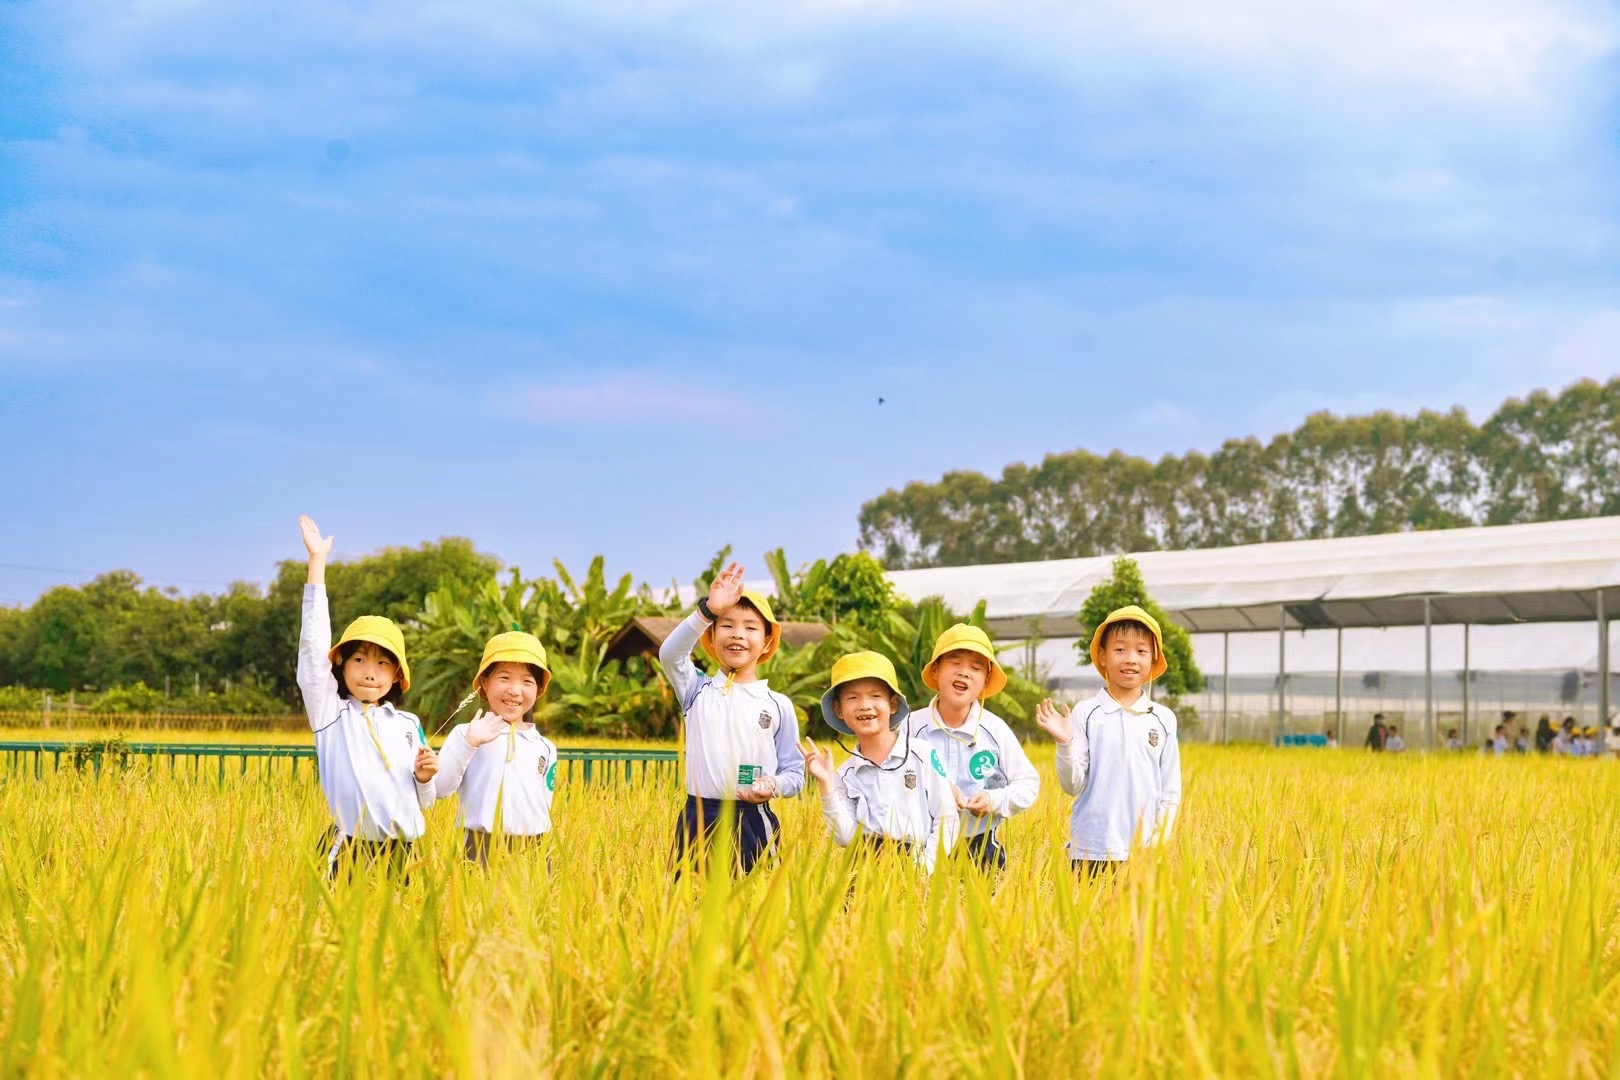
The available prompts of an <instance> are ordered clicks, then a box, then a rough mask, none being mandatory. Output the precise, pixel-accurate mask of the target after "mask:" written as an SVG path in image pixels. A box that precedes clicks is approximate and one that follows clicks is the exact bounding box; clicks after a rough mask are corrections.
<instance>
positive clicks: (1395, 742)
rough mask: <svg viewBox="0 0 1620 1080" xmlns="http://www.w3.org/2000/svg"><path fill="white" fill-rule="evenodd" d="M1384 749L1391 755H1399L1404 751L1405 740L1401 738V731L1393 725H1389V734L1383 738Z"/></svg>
mask: <svg viewBox="0 0 1620 1080" xmlns="http://www.w3.org/2000/svg"><path fill="white" fill-rule="evenodd" d="M1384 749H1385V750H1388V751H1389V752H1390V753H1391V754H1399V753H1400V752H1401V751H1403V750H1405V749H1406V740H1405V739H1403V738H1401V729H1400V728H1399V727H1398V726H1397V725H1395V724H1391V725H1389V734H1388V735H1387V736H1385V737H1384Z"/></svg>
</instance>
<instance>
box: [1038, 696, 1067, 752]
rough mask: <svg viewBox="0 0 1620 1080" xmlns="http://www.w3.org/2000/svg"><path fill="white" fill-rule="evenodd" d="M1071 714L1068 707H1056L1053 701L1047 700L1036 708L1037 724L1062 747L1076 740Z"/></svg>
mask: <svg viewBox="0 0 1620 1080" xmlns="http://www.w3.org/2000/svg"><path fill="white" fill-rule="evenodd" d="M1071 712H1072V710H1071V709H1070V708H1069V707H1068V706H1065V705H1054V704H1052V699H1051V698H1047V699H1046V700H1045V701H1043V702H1041V703H1040V704H1039V705H1037V706H1035V722H1036V723H1037V724H1039V725H1040V726H1041V728H1042V730H1044V731H1045V732H1046V733H1047V734H1048V735H1051V736H1052V738H1053V740H1054V741H1056V742H1057V743H1059V744H1060V745H1061V744H1063V743H1066V742H1070V741H1072V740H1073V739H1074V721H1073V719H1071V717H1070V713H1071Z"/></svg>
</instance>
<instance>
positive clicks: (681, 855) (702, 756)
mask: <svg viewBox="0 0 1620 1080" xmlns="http://www.w3.org/2000/svg"><path fill="white" fill-rule="evenodd" d="M781 640H782V626H781V624H780V623H778V622H777V621H776V616H775V615H774V614H773V613H772V611H771V605H770V601H768V600H767V599H766V598H765V597H764V596H762V595H761V594H759V593H757V592H754V591H752V590H745V589H744V588H743V571H742V567H741V566H739V565H738V564H736V563H732V564H731V565H730V566H728V567H726V568H725V569H724V570H722V571H721V572H720V573H719V574H718V575H716V577H715V579H714V581H713V582H712V583H711V584H710V586H709V595H708V596H707V597H706V598H703V599H700V600H699V601H698V608H697V610H696V611H694V612H693V613H692V614H690V615H688V616H687V617H686V619H685V620H683V621H682V622H681V624H680V625H679V626H678V627H676V628H675V632H674V633H672V634H670V635H669V638H668V639H667V640H665V642H664V644H663V646H662V647H661V648H660V649H659V650H658V659H659V660H660V661H661V662H662V663H663V666H664V674H665V676H667V677H668V678H669V681H670V685H671V686H672V687H673V688H674V690H675V696H676V698H677V700H679V701H680V703H681V714H682V716H683V717H684V719H685V734H686V747H685V765H686V802H685V805H684V806H682V808H681V816H680V820H679V821H678V822H677V823H676V826H675V858H676V865H677V870H678V869H679V866H680V865H681V863H682V862H683V861H684V860H685V859H687V858H688V857H696V858H699V859H701V858H702V857H703V856H705V855H706V854H707V852H708V848H709V845H710V843H711V841H712V839H713V836H714V830H715V827H716V826H717V825H718V824H719V823H720V822H721V821H722V820H729V821H730V828H731V830H732V833H733V839H734V844H733V852H734V854H735V858H736V863H737V866H738V867H739V868H740V869H741V870H742V872H743V873H745V874H746V873H748V872H749V871H750V870H752V869H753V868H754V865H755V864H756V863H757V862H758V861H759V860H760V859H761V858H763V857H767V856H771V855H774V853H775V851H776V838H777V836H778V834H779V833H780V832H781V823H780V822H778V821H777V818H776V815H775V814H774V813H773V812H772V811H771V806H770V803H771V800H772V799H778V798H783V799H790V798H792V797H793V796H795V795H797V794H798V793H799V791H800V790H801V789H802V788H803V787H804V761H803V759H802V758H801V757H800V756H799V753H798V750H797V746H798V741H799V717H798V713H796V712H795V711H794V709H793V702H792V701H790V700H789V699H788V698H787V697H786V696H784V695H782V694H779V693H777V692H776V691H774V690H772V689H771V688H770V686H769V684H768V683H767V682H766V681H765V680H764V679H762V678H760V676H759V665H761V664H763V663H764V662H765V661H767V660H769V659H770V658H771V657H772V656H774V655H775V654H776V650H777V647H778V646H779V645H780V644H781ZM699 643H701V644H702V646H703V651H704V652H705V653H707V654H708V655H709V657H710V659H712V660H714V661H715V662H716V663H718V664H719V666H720V671H719V673H717V674H716V675H713V676H710V675H705V674H704V673H703V672H701V671H699V670H698V668H697V665H696V664H694V663H693V662H692V650H693V648H694V647H696V646H697V645H698V644H699Z"/></svg>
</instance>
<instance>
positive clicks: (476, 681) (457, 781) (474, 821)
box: [433, 630, 558, 867]
mask: <svg viewBox="0 0 1620 1080" xmlns="http://www.w3.org/2000/svg"><path fill="white" fill-rule="evenodd" d="M472 685H473V690H474V692H476V693H477V694H478V696H479V697H480V698H482V699H483V705H484V708H483V709H480V710H479V711H478V713H477V714H476V715H475V716H474V717H473V718H472V720H471V721H470V722H468V723H465V724H457V725H456V726H455V727H453V728H451V729H450V735H449V737H448V738H446V739H445V740H444V746H443V748H442V749H441V751H440V755H439V775H438V776H437V777H436V778H435V779H434V781H433V786H434V790H435V791H436V792H437V793H438V797H439V798H441V799H448V798H449V797H450V796H452V795H454V796H456V820H457V822H458V823H459V824H460V825H461V829H462V851H463V852H464V853H465V855H466V856H467V859H468V860H469V861H470V862H474V863H477V864H478V865H479V866H484V867H487V866H488V865H489V849H490V844H491V841H492V840H494V838H495V837H496V836H497V835H499V837H500V840H499V842H498V846H499V847H501V848H504V849H505V850H506V851H509V852H513V853H517V852H523V851H535V850H539V849H540V848H541V847H542V845H543V844H544V837H545V836H546V834H547V833H549V832H551V796H552V792H553V791H554V790H555V788H556V785H557V756H558V755H557V744H556V743H553V742H552V741H551V740H550V739H548V738H546V737H545V736H544V735H542V734H540V729H539V728H537V727H535V724H534V709H535V705H536V704H537V703H538V702H539V700H540V698H541V697H543V696H545V692H546V688H547V687H548V686H550V685H551V664H550V662H549V661H548V660H547V659H546V649H545V646H544V645H542V644H540V639H539V638H537V637H535V636H534V635H533V634H526V633H524V632H522V631H521V630H508V631H506V632H505V633H502V634H496V635H495V636H494V637H492V638H490V639H489V641H488V642H487V643H486V644H485V645H484V655H483V658H482V659H481V660H479V662H478V674H477V675H475V676H473V682H472ZM497 857H499V856H497Z"/></svg>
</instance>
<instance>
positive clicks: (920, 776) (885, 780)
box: [821, 730, 961, 873]
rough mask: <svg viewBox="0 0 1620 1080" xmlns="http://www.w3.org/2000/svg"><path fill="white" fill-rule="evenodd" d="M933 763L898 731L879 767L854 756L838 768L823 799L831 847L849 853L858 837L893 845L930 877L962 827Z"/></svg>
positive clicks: (938, 767) (927, 753)
mask: <svg viewBox="0 0 1620 1080" xmlns="http://www.w3.org/2000/svg"><path fill="white" fill-rule="evenodd" d="M932 758H933V754H932V751H930V750H929V749H927V748H926V747H924V746H923V745H922V744H921V743H920V742H918V741H917V739H916V738H915V736H913V737H912V738H911V739H910V740H909V745H908V740H907V738H906V734H905V732H904V731H903V730H902V731H901V732H899V733H898V737H897V738H896V739H895V741H894V747H893V749H891V750H890V751H889V755H888V757H886V758H884V760H883V763H882V764H881V765H874V764H873V763H872V762H870V761H868V760H866V759H865V758H864V757H861V756H860V755H859V754H856V755H855V756H854V757H852V758H850V759H849V760H847V761H845V762H844V763H843V764H842V765H840V766H838V771H837V772H836V774H835V775H834V777H833V792H832V794H831V795H823V796H822V797H821V813H822V816H823V817H825V818H826V819H827V824H828V825H829V826H830V827H831V828H832V835H833V843H835V844H837V845H838V846H839V847H848V846H849V845H850V844H851V843H852V842H854V840H855V837H856V836H862V837H865V838H866V839H867V841H868V842H876V843H878V844H880V845H881V844H883V843H884V842H885V841H888V842H892V843H893V845H895V846H898V847H901V848H903V849H905V850H907V851H909V852H910V854H911V856H912V857H913V858H914V859H916V861H917V864H918V865H919V866H921V867H923V868H924V869H925V870H927V871H928V872H929V873H933V871H934V863H935V861H936V859H937V857H938V853H939V850H940V849H941V848H944V849H945V850H946V851H950V850H951V849H952V848H953V847H955V845H956V840H957V837H958V835H959V834H960V831H961V825H960V822H958V820H957V812H956V799H955V797H954V796H953V795H952V794H951V783H950V781H949V780H947V779H946V778H945V770H944V768H943V765H942V764H940V763H938V762H936V761H934V760H932Z"/></svg>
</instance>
